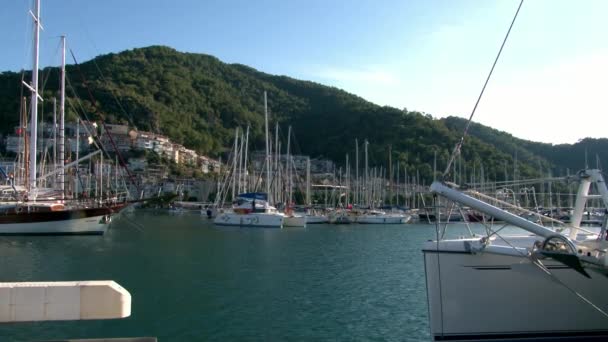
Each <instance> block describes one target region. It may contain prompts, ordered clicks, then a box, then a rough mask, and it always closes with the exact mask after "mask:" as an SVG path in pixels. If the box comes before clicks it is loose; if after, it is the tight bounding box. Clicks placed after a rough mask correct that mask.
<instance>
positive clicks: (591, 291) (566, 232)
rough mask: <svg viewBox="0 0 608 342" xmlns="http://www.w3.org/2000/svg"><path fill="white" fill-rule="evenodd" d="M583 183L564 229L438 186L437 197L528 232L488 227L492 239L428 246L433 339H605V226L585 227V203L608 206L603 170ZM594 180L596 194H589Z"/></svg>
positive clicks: (584, 176)
mask: <svg viewBox="0 0 608 342" xmlns="http://www.w3.org/2000/svg"><path fill="white" fill-rule="evenodd" d="M578 178H579V181H580V185H579V191H578V196H577V199H576V205H575V208H574V214H573V215H572V221H571V222H570V223H569V224H568V225H566V224H564V225H563V226H562V228H561V229H550V228H548V227H545V226H542V225H541V224H538V223H536V222H531V221H529V220H526V219H525V218H522V217H520V216H518V215H515V214H512V213H510V212H508V211H506V210H504V209H500V208H497V207H495V206H493V205H491V204H490V203H487V202H488V201H483V200H481V199H478V198H476V197H475V196H474V194H472V193H463V192H460V191H458V190H457V189H455V188H453V187H451V186H449V185H448V184H445V183H442V182H434V183H433V185H432V186H431V190H432V191H433V192H435V193H436V194H439V195H441V196H443V197H446V198H448V199H449V200H452V201H454V202H456V203H459V204H461V205H464V206H468V207H470V208H473V209H475V210H477V211H479V212H480V213H483V214H487V215H490V216H492V217H494V218H496V219H499V220H501V221H504V222H507V223H508V224H510V225H513V226H516V227H519V228H521V229H523V230H525V231H527V232H528V234H520V235H517V236H507V235H504V234H502V233H499V230H500V229H495V228H493V227H492V226H486V228H487V229H489V230H488V234H487V235H486V236H483V237H479V236H476V237H475V236H474V237H471V238H461V239H452V240H437V241H429V242H427V243H425V245H424V247H423V252H424V261H425V272H426V283H427V293H428V305H429V316H430V325H431V334H432V337H433V339H434V340H435V341H447V340H449V341H494V340H500V341H524V340H526V341H527V340H530V339H542V340H547V341H549V340H557V339H558V340H560V341H566V340H568V341H571V340H572V341H582V340H593V341H599V340H607V339H608V314H607V313H608V297H607V296H606V288H608V276H607V275H608V241H606V237H607V234H606V226H605V225H604V227H602V229H601V231H599V233H598V231H597V230H595V231H590V230H585V228H581V218H582V216H583V212H584V209H585V204H586V200H587V199H588V198H591V197H598V196H601V198H602V201H603V204H604V205H605V207H606V208H608V189H607V188H606V184H605V182H604V178H603V176H602V174H601V172H600V171H599V170H584V171H581V172H580V173H579V175H578ZM591 183H594V184H595V185H596V187H597V190H598V192H599V195H589V187H590V184H591ZM501 226H502V225H501ZM503 227H504V226H503ZM438 229H441V228H440V227H439V226H438ZM501 229H502V228H501ZM441 235H442V234H441V232H440V233H439V234H438V236H441Z"/></svg>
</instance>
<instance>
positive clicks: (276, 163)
mask: <svg viewBox="0 0 608 342" xmlns="http://www.w3.org/2000/svg"><path fill="white" fill-rule="evenodd" d="M274 139H275V140H274V154H275V158H274V172H273V175H272V183H273V185H274V186H273V187H272V188H273V189H274V191H273V196H272V201H271V203H277V202H278V201H279V179H280V177H279V176H278V175H279V154H280V153H281V150H280V147H279V122H278V121H277V122H276V124H275V126H274Z"/></svg>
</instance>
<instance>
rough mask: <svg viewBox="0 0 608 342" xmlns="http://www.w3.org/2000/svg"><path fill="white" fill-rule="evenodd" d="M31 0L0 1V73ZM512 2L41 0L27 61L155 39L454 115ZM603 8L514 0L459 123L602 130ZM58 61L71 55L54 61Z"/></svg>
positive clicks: (607, 54)
mask: <svg viewBox="0 0 608 342" xmlns="http://www.w3.org/2000/svg"><path fill="white" fill-rule="evenodd" d="M32 4H33V2H32V0H4V1H3V4H2V11H0V32H2V34H0V46H2V49H0V72H1V71H7V70H10V71H17V70H21V69H29V68H31V64H32V62H31V60H32V57H31V56H32V47H31V45H32V43H31V36H32V24H31V21H32V19H31V16H30V14H29V13H28V11H29V9H30V8H33V5H32ZM518 5H519V0H491V1H490V0H418V1H414V0H289V1H285V0H258V1H250V0H172V1H168V0H164V1H161V0H104V1H84V0H48V1H45V0H42V5H41V21H42V24H43V26H44V31H43V32H42V33H41V52H40V61H41V64H42V65H59V64H60V61H61V58H60V49H59V36H60V35H62V34H65V35H66V36H67V40H68V46H69V48H70V49H71V50H72V51H73V52H74V54H75V55H76V58H77V59H78V61H79V62H83V61H86V60H89V59H91V58H94V57H95V56H98V55H101V54H106V53H110V52H120V51H123V50H127V49H132V48H136V47H145V46H150V45H166V46H170V47H173V48H175V49H177V50H178V51H183V52H195V53H205V54H210V55H213V56H216V57H218V58H219V59H221V60H222V61H224V62H227V63H240V64H245V65H249V66H251V67H253V68H256V69H258V70H260V71H263V72H267V73H271V74H277V75H288V76H291V77H294V78H298V79H303V80H311V81H315V82H318V83H321V84H325V85H329V86H335V87H338V88H341V89H344V90H346V91H348V92H350V93H353V94H356V95H358V96H360V97H362V98H364V99H366V100H368V101H371V102H373V103H376V104H378V105H387V106H392V107H396V108H407V109H408V110H410V111H411V110H417V111H420V112H424V113H428V114H431V115H432V116H433V117H436V118H439V117H445V116H450V115H452V116H460V117H465V118H468V117H469V115H470V114H471V111H472V109H473V106H474V104H475V102H476V100H477V97H478V95H479V93H480V91H481V88H482V86H483V83H484V81H485V78H486V77H487V74H488V72H489V70H490V67H491V66H492V63H493V62H494V58H495V56H496V54H497V52H498V49H499V47H500V44H501V43H502V40H503V38H504V36H505V33H506V32H507V29H508V27H509V24H510V23H511V20H512V19H513V15H514V14H515V11H516V9H517V6H518ZM606 13H608V1H603V0H580V1H571V0H527V1H526V2H525V3H524V4H523V6H522V9H521V11H520V13H519V16H518V18H517V20H516V22H515V25H514V27H513V30H512V32H511V35H510V37H509V40H508V41H507V44H506V46H505V48H504V50H503V53H502V55H501V58H500V60H499V62H498V64H497V66H496V69H495V71H494V74H493V76H492V79H491V80H490V83H489V85H488V87H487V89H486V91H485V94H484V96H483V98H482V99H481V102H480V104H479V106H478V108H477V110H476V112H475V115H474V118H473V120H474V121H476V122H479V123H482V124H484V125H488V126H491V127H493V128H496V129H498V130H501V131H506V132H508V133H511V134H513V135H514V136H516V137H518V138H523V139H528V140H533V141H540V142H548V143H555V144H557V143H574V142H576V141H578V140H580V139H582V138H585V137H594V138H602V137H608V134H607V133H605V127H606V120H604V119H603V117H604V115H605V113H607V110H608V101H604V98H605V97H606V95H604V93H605V92H606V90H608V87H606V83H607V82H608V44H607V43H606V42H607V41H608V40H607V39H606V37H608V20H605V15H606ZM68 63H71V59H69V60H68Z"/></svg>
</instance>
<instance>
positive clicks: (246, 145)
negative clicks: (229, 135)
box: [241, 126, 249, 192]
mask: <svg viewBox="0 0 608 342" xmlns="http://www.w3.org/2000/svg"><path fill="white" fill-rule="evenodd" d="M248 149H249V126H247V133H246V134H245V166H244V169H243V179H244V182H243V192H247V183H249V177H248V176H249V174H248V173H247V150H248ZM241 153H242V152H241Z"/></svg>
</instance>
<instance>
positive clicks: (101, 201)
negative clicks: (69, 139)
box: [0, 0, 129, 235]
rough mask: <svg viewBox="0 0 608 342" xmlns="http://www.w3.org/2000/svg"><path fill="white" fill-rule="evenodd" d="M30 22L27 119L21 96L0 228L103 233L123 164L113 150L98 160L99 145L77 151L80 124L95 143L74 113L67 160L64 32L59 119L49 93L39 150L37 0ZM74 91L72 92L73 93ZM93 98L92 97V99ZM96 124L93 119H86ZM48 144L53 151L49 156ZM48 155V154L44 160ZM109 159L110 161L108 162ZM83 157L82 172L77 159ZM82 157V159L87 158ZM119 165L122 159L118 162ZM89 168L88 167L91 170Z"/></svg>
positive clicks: (118, 193)
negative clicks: (46, 133)
mask: <svg viewBox="0 0 608 342" xmlns="http://www.w3.org/2000/svg"><path fill="white" fill-rule="evenodd" d="M30 14H31V15H32V17H33V22H34V30H33V32H34V39H33V65H32V74H31V75H32V77H31V83H26V82H25V81H23V82H22V83H23V86H24V87H25V88H27V89H28V90H29V91H30V92H31V97H30V103H29V112H30V118H29V123H28V120H27V114H26V113H27V110H26V107H27V102H26V99H25V98H24V99H23V100H22V102H21V108H22V110H21V119H20V121H21V123H20V125H19V127H18V129H17V134H18V135H19V136H20V137H21V139H20V142H19V144H20V148H19V153H18V156H17V161H16V163H15V164H14V166H13V169H12V170H9V171H8V172H7V170H4V169H2V168H0V173H1V174H2V176H3V178H5V185H3V186H2V188H1V191H2V192H1V194H2V198H1V199H0V201H1V202H0V213H1V215H0V234H14V235H21V234H44V235H46V234H49V235H54V234H61V235H63V234H103V233H104V232H105V231H106V230H107V229H108V226H109V224H110V222H111V219H112V216H113V215H115V214H117V213H118V212H119V211H120V210H122V209H123V208H125V207H126V206H127V204H128V202H127V199H128V193H129V190H128V187H127V184H126V183H125V181H124V175H125V173H127V174H129V171H128V169H126V168H122V169H120V168H119V167H118V161H119V159H120V160H121V161H122V157H121V156H120V154H119V153H118V151H117V150H116V153H117V154H116V157H115V160H114V161H113V163H112V158H111V156H110V155H109V154H107V153H106V154H105V155H106V159H105V161H104V153H105V151H103V149H101V148H100V149H98V150H97V151H95V152H93V153H90V154H88V155H86V156H83V157H80V156H79V150H80V146H79V143H80V136H81V133H82V132H79V130H80V127H83V128H84V130H85V131H86V135H88V141H89V143H92V144H95V145H96V146H97V147H98V148H99V145H98V144H97V142H96V141H95V140H94V138H95V137H96V136H97V134H95V133H96V132H90V131H89V127H88V126H87V125H84V124H83V121H82V120H81V119H80V118H79V119H77V122H76V149H75V156H74V155H72V157H73V158H71V159H72V161H70V162H67V161H68V155H67V154H66V148H65V144H66V137H65V84H66V72H65V55H66V37H65V36H62V37H61V46H62V58H61V69H60V70H61V71H60V72H61V75H60V82H61V84H60V101H59V123H58V124H57V115H56V114H57V111H56V101H55V99H53V105H54V107H53V108H54V109H53V114H54V115H53V117H54V122H53V130H52V131H53V140H52V142H53V143H52V146H44V153H41V152H42V151H40V150H39V147H40V146H42V144H40V143H39V142H38V138H39V132H38V131H39V130H38V120H39V116H38V107H39V103H40V102H42V101H45V99H43V98H42V96H41V95H40V91H39V75H38V74H39V66H38V64H39V35H40V27H41V25H40V1H39V0H37V1H36V2H35V8H34V10H33V11H32V12H31V13H30ZM74 95H75V96H76V94H74ZM93 102H94V101H93ZM92 127H93V129H96V128H97V126H96V125H95V124H93V125H92ZM49 147H50V148H51V149H52V151H53V157H52V158H49V153H48V149H49ZM49 159H50V160H49ZM108 161H110V162H108ZM82 163H85V165H86V170H87V171H86V172H82V169H81V168H80V166H81V164H82ZM87 163H88V164H87ZM121 164H122V165H123V166H124V162H122V163H121ZM91 170H92V172H91Z"/></svg>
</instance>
